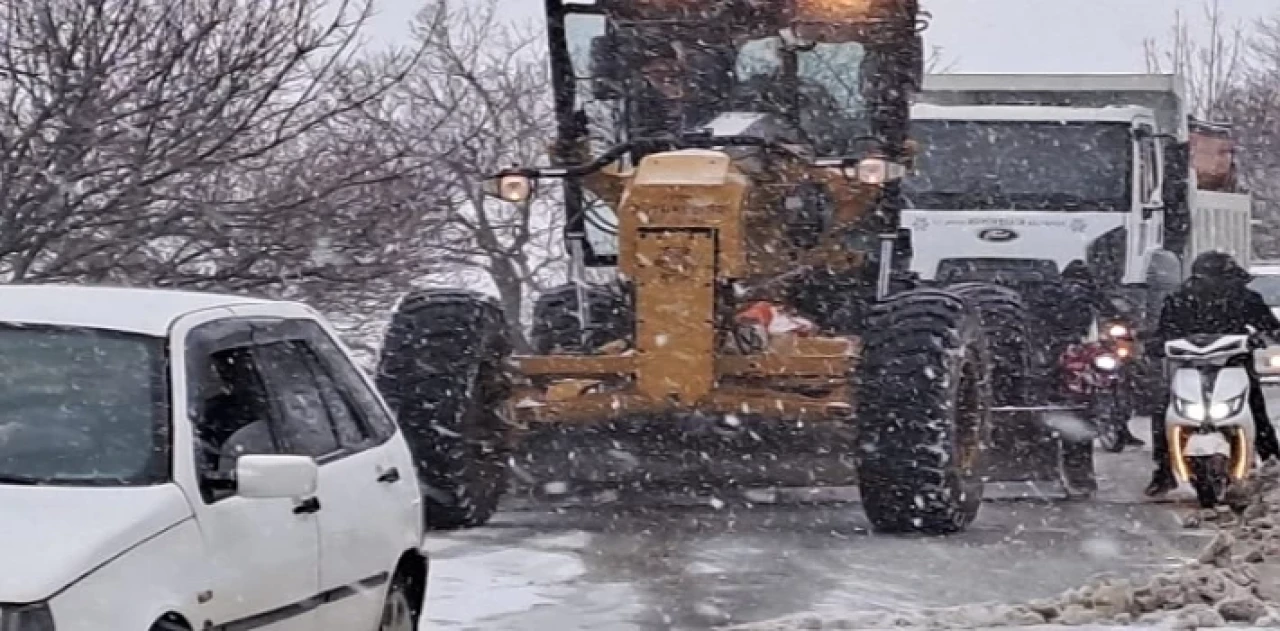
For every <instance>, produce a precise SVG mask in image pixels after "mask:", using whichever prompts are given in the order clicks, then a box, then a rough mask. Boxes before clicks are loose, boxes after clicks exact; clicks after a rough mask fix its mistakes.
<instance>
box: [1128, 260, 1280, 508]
mask: <svg viewBox="0 0 1280 631" xmlns="http://www.w3.org/2000/svg"><path fill="white" fill-rule="evenodd" d="M1250 280H1252V279H1251V277H1250V276H1249V273H1248V272H1246V271H1245V270H1244V269H1243V268H1241V267H1240V264H1239V263H1236V261H1235V259H1233V258H1231V256H1230V255H1228V254H1225V253H1222V252H1206V253H1204V254H1201V255H1200V256H1199V257H1197V258H1196V260H1195V262H1194V263H1193V264H1192V267H1191V278H1189V279H1188V280H1187V281H1186V282H1185V283H1183V285H1182V287H1181V288H1180V289H1179V290H1178V291H1176V292H1174V293H1173V294H1172V295H1170V296H1169V297H1168V298H1166V299H1165V302H1164V308H1163V309H1162V310H1161V312H1160V325H1159V327H1158V328H1157V329H1156V332H1155V335H1154V339H1153V345H1154V346H1155V348H1153V349H1152V350H1154V351H1155V352H1157V353H1162V352H1163V351H1164V344H1165V342H1168V341H1170V340H1176V339H1180V338H1185V337H1188V336H1191V335H1246V334H1248V333H1249V328H1250V327H1252V328H1253V329H1254V330H1256V331H1258V332H1260V333H1264V334H1267V335H1269V336H1271V337H1273V338H1274V337H1276V336H1278V335H1280V319H1277V318H1276V316H1275V314H1273V313H1272V312H1271V309H1270V308H1269V307H1268V306H1267V303H1266V302H1265V301H1264V300H1263V299H1262V296H1261V295H1259V294H1258V293H1257V292H1255V291H1253V290H1252V289H1249V287H1248V284H1249V281H1250ZM1245 369H1246V370H1247V371H1248V373H1249V381H1250V390H1249V408H1250V409H1251V410H1252V412H1253V418H1254V422H1255V423H1256V424H1257V427H1258V434H1257V451H1258V456H1259V457H1261V458H1262V459H1263V460H1264V461H1265V460H1268V459H1271V458H1280V443H1277V441H1276V430H1275V427H1273V426H1272V424H1271V417H1270V416H1269V415H1268V414H1267V404H1266V397H1265V396H1264V395H1263V392H1262V384H1261V383H1260V381H1259V380H1258V373H1257V370H1256V366H1254V363H1253V362H1248V363H1246V364H1245ZM1161 392H1162V397H1163V399H1164V400H1163V401H1162V403H1161V405H1160V406H1159V407H1158V411H1157V413H1156V415H1155V416H1153V417H1152V418H1151V438H1152V442H1153V445H1152V446H1153V456H1154V458H1155V464H1156V471H1155V474H1154V475H1153V476H1152V479H1151V484H1150V485H1149V486H1148V487H1147V495H1149V496H1152V497H1156V496H1160V495H1163V494H1165V493H1167V492H1169V491H1171V490H1173V489H1174V488H1176V487H1177V481H1176V480H1175V479H1174V476H1173V469H1172V466H1171V465H1170V463H1169V454H1168V451H1169V445H1168V439H1167V437H1166V436H1165V418H1164V415H1165V409H1166V408H1167V407H1168V397H1169V392H1168V388H1164V389H1163V390H1162V391H1161Z"/></svg>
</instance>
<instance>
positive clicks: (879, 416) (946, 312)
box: [857, 290, 991, 534]
mask: <svg viewBox="0 0 1280 631" xmlns="http://www.w3.org/2000/svg"><path fill="white" fill-rule="evenodd" d="M988 365H989V359H988V353H987V350H986V344H985V340H984V338H983V335H982V328H981V322H980V320H979V318H978V314H977V313H976V312H975V310H973V309H972V308H971V307H970V306H969V305H968V304H967V303H966V302H965V301H964V300H963V299H962V298H960V297H959V296H957V295H955V294H953V293H949V292H944V291H938V290H913V291H909V292H905V293H902V294H898V295H897V296H895V297H893V298H892V299H890V300H889V301H888V302H886V303H884V304H883V305H880V306H879V307H878V308H877V310H876V313H875V314H874V315H873V317H872V321H871V326H870V327H869V328H868V330H867V334H866V336H865V337H864V348H863V359H862V365H861V367H860V379H859V387H858V393H859V396H858V399H859V403H858V413H857V419H858V432H859V447H860V450H861V453H860V454H859V456H860V457H859V459H858V460H859V461H858V483H859V487H860V490H861V494H862V500H863V506H864V509H865V510H866V513H867V517H868V518H869V519H870V520H871V523H872V525H873V526H874V527H875V528H876V529H877V530H879V531H882V532H920V533H925V534H949V533H954V532H958V531H961V530H963V529H964V528H965V527H966V526H968V525H969V524H970V523H971V522H972V521H973V520H974V518H975V517H976V516H977V514H978V508H979V506H980V505H981V502H982V480H981V479H980V478H979V477H978V458H979V454H980V452H981V448H982V443H983V441H984V439H985V435H986V432H987V427H988V425H989V415H990V407H991V393H990V386H989V379H988V370H989V367H988Z"/></svg>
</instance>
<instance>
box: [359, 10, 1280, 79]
mask: <svg viewBox="0 0 1280 631" xmlns="http://www.w3.org/2000/svg"><path fill="white" fill-rule="evenodd" d="M379 1H380V3H381V4H380V7H379V15H378V16H377V18H376V21H375V24H374V29H373V31H372V32H371V33H370V36H371V37H372V38H374V39H376V40H380V41H382V42H388V43H390V42H400V41H404V39H405V38H406V36H407V33H408V21H409V20H410V19H411V18H412V16H413V14H414V12H415V11H416V10H417V8H418V7H419V6H421V3H420V2H417V1H415V0H379ZM463 1H466V0H463ZM477 1H478V0H477ZM498 1H499V4H500V5H501V6H502V8H503V9H504V10H506V11H509V12H510V15H511V16H512V19H517V20H536V19H540V16H541V14H542V4H543V3H542V0H498ZM923 2H924V5H925V7H926V8H928V9H929V10H930V11H932V12H933V14H934V18H933V24H932V25H931V26H930V28H929V30H928V31H927V32H926V38H927V41H928V44H929V45H930V46H941V47H942V48H943V50H944V52H945V55H946V57H947V58H948V60H951V61H954V62H955V65H954V68H953V69H954V70H960V71H976V72H983V71H990V72H1037V71H1041V72H1069V71H1081V72H1123V71H1142V70H1144V69H1145V68H1144V64H1143V52H1142V41H1143V39H1144V38H1147V37H1160V38H1164V37H1166V36H1167V34H1168V31H1169V27H1170V26H1171V24H1172V22H1173V15H1174V11H1175V10H1176V9H1178V8H1182V9H1183V10H1184V11H1185V12H1186V14H1187V17H1188V18H1191V19H1192V22H1193V24H1203V19H1202V16H1203V12H1202V10H1201V9H1200V6H1201V0H923ZM1222 3H1223V6H1224V8H1225V9H1226V10H1227V11H1228V12H1229V13H1230V15H1231V17H1232V18H1233V19H1242V20H1245V21H1250V20H1254V19H1256V18H1258V17H1260V16H1263V15H1268V14H1272V13H1280V0H1222Z"/></svg>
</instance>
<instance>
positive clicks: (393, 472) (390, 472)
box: [378, 467, 400, 484]
mask: <svg viewBox="0 0 1280 631" xmlns="http://www.w3.org/2000/svg"><path fill="white" fill-rule="evenodd" d="M378 481H379V482H383V483H386V484H394V483H396V482H399V481H400V470H399V469H397V468H395V467H391V468H390V469H387V470H386V471H383V472H382V474H381V475H379V476H378Z"/></svg>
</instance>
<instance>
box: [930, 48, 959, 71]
mask: <svg viewBox="0 0 1280 631" xmlns="http://www.w3.org/2000/svg"><path fill="white" fill-rule="evenodd" d="M959 63H960V60H959V59H955V58H952V57H948V56H947V54H946V51H945V50H944V49H943V48H942V47H941V46H933V47H931V48H930V49H929V56H928V57H926V58H925V60H924V71H925V73H927V74H950V73H952V72H955V70H956V66H957V65H958V64H959Z"/></svg>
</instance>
